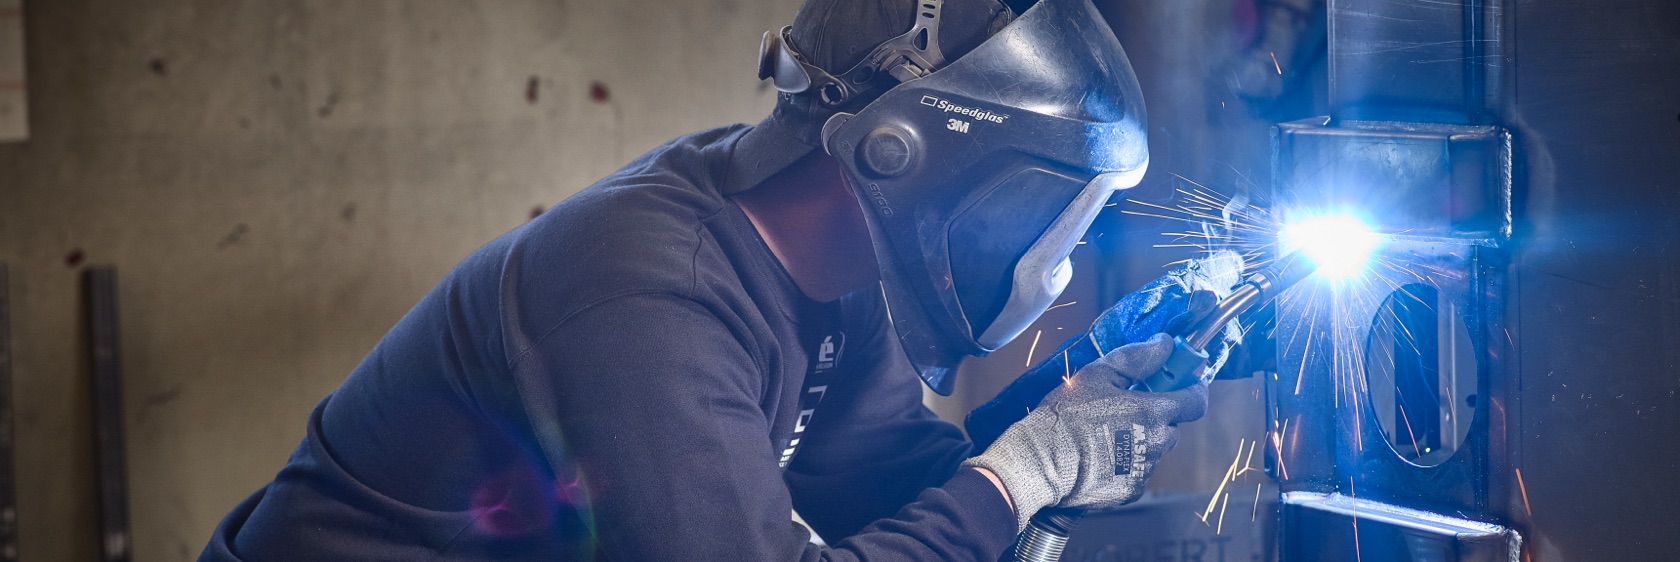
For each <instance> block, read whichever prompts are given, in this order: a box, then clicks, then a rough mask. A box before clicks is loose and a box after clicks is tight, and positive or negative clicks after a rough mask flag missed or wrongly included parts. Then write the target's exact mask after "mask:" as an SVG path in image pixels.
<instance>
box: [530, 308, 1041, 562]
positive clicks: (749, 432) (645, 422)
mask: <svg viewBox="0 0 1680 562" xmlns="http://www.w3.org/2000/svg"><path fill="white" fill-rule="evenodd" d="M720 316H721V317H720ZM726 317H727V315H720V314H718V313H716V312H715V311H711V310H708V309H707V308H706V307H704V306H702V305H700V304H699V303H696V302H694V301H692V300H688V299H685V298H682V297H680V296H675V295H668V294H662V293H644V294H635V295H628V296H621V297H616V298H612V299H609V300H606V301H604V302H600V303H597V304H595V305H593V306H589V307H586V308H584V309H583V310H581V311H579V312H576V313H574V314H573V315H572V316H571V317H569V318H566V319H564V320H563V321H562V322H561V323H560V324H559V325H558V326H556V327H555V328H554V329H552V330H549V331H548V332H547V333H545V334H542V335H541V336H540V337H539V338H537V339H535V340H534V341H533V342H532V346H531V347H530V348H529V349H526V350H524V351H522V352H521V353H519V354H517V355H516V356H515V357H514V358H513V369H514V375H515V380H516V382H517V384H518V386H519V391H520V393H521V397H522V401H523V405H524V407H525V408H526V411H527V413H528V415H529V416H530V418H531V422H532V423H531V425H532V428H533V429H534V430H535V431H536V433H537V438H538V441H539V444H540V446H541V448H542V450H543V453H544V455H545V457H546V458H547V460H548V461H549V463H550V464H551V465H553V466H556V467H575V470H576V473H577V475H578V478H579V484H580V485H581V488H582V490H583V493H582V494H581V496H582V499H581V500H580V503H581V505H579V506H577V507H579V508H580V509H581V510H583V511H584V512H585V513H586V515H587V518H586V520H590V521H592V522H593V526H594V528H593V533H594V536H595V540H596V541H598V545H599V549H600V551H601V552H602V553H603V554H604V555H605V558H607V559H612V560H813V561H815V560H836V561H849V560H865V559H867V560H873V561H887V560H984V561H986V562H991V561H994V560H997V558H998V557H999V556H1000V555H1001V554H1002V552H1003V550H1004V549H1005V548H1007V547H1008V544H1009V542H1010V541H1011V540H1012V539H1013V538H1014V537H1013V530H1014V515H1013V514H1012V513H1011V512H1010V510H1009V507H1008V505H1007V503H1005V500H1004V499H1003V497H1002V496H1001V494H998V493H997V491H996V490H995V488H993V487H992V485H991V483H990V482H989V481H988V480H986V479H985V478H984V477H983V476H981V475H979V474H978V473H975V472H973V471H968V470H965V471H963V473H961V474H957V475H955V476H953V477H951V478H949V480H947V481H943V482H939V483H938V484H941V485H939V486H936V487H933V488H928V489H925V490H922V491H921V492H920V493H919V495H917V496H916V497H915V499H914V500H913V501H910V502H908V503H907V504H904V505H903V507H902V508H901V509H898V510H897V512H896V513H895V514H894V515H893V516H892V517H891V518H889V519H884V520H880V521H876V522H874V523H873V524H871V525H870V526H868V527H866V528H864V529H863V530H862V531H860V532H857V533H856V534H853V535H851V536H850V537H848V538H846V539H845V540H842V541H839V542H837V543H836V544H833V545H831V546H827V547H825V546H819V545H815V544H811V543H810V542H809V533H808V532H806V531H805V529H804V528H803V527H802V526H800V525H798V524H797V523H795V522H793V521H792V520H791V517H790V513H791V511H792V500H791V495H790V492H789V489H788V486H787V484H785V483H784V480H783V478H782V476H783V474H782V469H781V468H779V467H778V460H779V457H778V451H776V449H775V447H774V446H773V444H772V443H771V439H770V435H769V433H770V425H771V420H768V419H766V415H765V413H764V407H763V405H762V404H763V402H764V401H765V400H766V399H767V397H765V396H763V394H764V392H765V391H764V389H765V384H764V381H765V379H764V377H765V376H766V375H765V374H764V371H763V370H764V368H765V367H764V365H761V364H759V359H755V354H754V353H752V352H750V351H749V346H750V345H752V344H751V343H750V342H751V339H750V338H745V337H743V335H742V334H740V333H739V331H740V327H739V326H733V327H732V326H731V325H730V323H729V322H727V321H726V320H724V319H723V318H726ZM557 472H562V473H564V472H566V471H565V470H559V471H557Z"/></svg>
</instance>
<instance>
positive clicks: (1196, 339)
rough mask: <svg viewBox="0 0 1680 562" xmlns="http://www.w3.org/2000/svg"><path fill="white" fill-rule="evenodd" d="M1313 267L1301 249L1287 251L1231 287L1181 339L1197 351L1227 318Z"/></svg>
mask: <svg viewBox="0 0 1680 562" xmlns="http://www.w3.org/2000/svg"><path fill="white" fill-rule="evenodd" d="M1317 269H1318V264H1317V263H1316V262H1314V261H1313V260H1311V259H1307V257H1306V256H1303V255H1302V254H1301V252H1290V253H1289V254H1286V255H1284V256H1283V257H1280V258H1278V259H1277V261H1275V262H1273V263H1272V265H1270V266H1267V267H1266V268H1265V269H1262V270H1260V271H1258V272H1255V273H1254V274H1252V275H1249V276H1248V277H1247V278H1244V279H1243V280H1242V283H1239V284H1237V286H1236V287H1234V288H1232V289H1231V295H1230V296H1227V297H1225V298H1224V299H1223V300H1221V301H1219V304H1218V305H1217V306H1215V307H1213V311H1212V312H1209V313H1208V315H1207V316H1204V317H1202V321H1201V322H1197V323H1196V325H1195V326H1194V327H1192V328H1191V329H1190V331H1189V332H1188V333H1186V334H1184V336H1183V338H1184V340H1185V342H1186V343H1189V344H1190V346H1191V347H1192V348H1194V349H1196V350H1198V351H1200V350H1205V349H1207V346H1208V344H1209V343H1212V342H1213V340H1214V338H1217V337H1219V333H1220V332H1221V331H1224V329H1225V325H1226V324H1228V323H1230V321H1231V320H1233V319H1236V317H1238V316H1241V315H1242V314H1243V313H1245V312H1248V311H1249V310H1252V309H1254V308H1255V307H1258V306H1261V305H1264V304H1266V303H1267V302H1271V300H1272V299H1274V298H1277V296H1278V295H1279V294H1280V293H1282V292H1284V291H1286V290H1288V289H1289V288H1290V287H1293V286H1295V284H1296V283H1300V282H1301V281H1302V280H1303V279H1306V278H1308V277H1311V276H1312V274H1313V271H1316V270H1317Z"/></svg>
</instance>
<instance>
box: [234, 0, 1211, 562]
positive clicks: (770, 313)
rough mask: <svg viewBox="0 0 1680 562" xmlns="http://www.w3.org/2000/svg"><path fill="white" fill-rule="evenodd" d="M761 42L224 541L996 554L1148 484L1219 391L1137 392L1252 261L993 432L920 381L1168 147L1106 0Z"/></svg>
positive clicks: (1039, 394)
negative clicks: (1044, 520)
mask: <svg viewBox="0 0 1680 562" xmlns="http://www.w3.org/2000/svg"><path fill="white" fill-rule="evenodd" d="M761 51H762V53H761V57H760V73H761V78H767V79H770V80H772V81H773V83H774V84H775V86H776V88H777V89H778V90H779V91H780V95H779V97H778V100H777V103H776V107H775V109H774V110H773V112H772V113H771V115H770V116H769V117H768V118H766V119H764V120H763V121H762V122H760V123H758V124H757V125H753V126H742V125H738V126H730V127H723V128H719V129H713V130H708V131H702V132H699V133H694V134H691V135H687V136H683V137H679V138H677V139H675V140H672V141H670V142H668V143H666V144H665V145H663V146H660V147H658V148H656V149H654V150H653V151H652V152H649V153H647V154H646V155H643V156H641V157H640V158H637V159H636V160H635V161H633V162H631V163H630V164H628V165H627V166H626V167H625V168H623V169H622V170H620V171H619V172H616V173H614V174H612V175H610V176H608V177H606V178H604V179H602V180H600V181H599V182H597V183H596V184H595V185H593V186H590V187H588V188H587V189H585V190H583V191H582V192H580V193H578V194H577V195H575V196H573V197H571V198H569V199H567V200H566V201H564V202H562V203H561V204H559V205H557V206H556V207H554V208H553V209H552V210H550V211H549V212H547V213H545V214H543V215H542V216H540V217H538V218H536V219H534V220H532V221H531V222H529V223H527V224H525V225H523V226H521V227H519V228H516V229H514V230H513V231H511V232H509V233H508V234H506V235H504V236H502V237H500V238H498V239H496V240H494V241H492V242H490V243H489V244H487V245H485V246H484V247H482V248H480V249H479V250H478V251H476V252H474V253H473V254H472V255H471V256H470V257H468V258H466V259H465V260H464V261H463V262H462V263H461V264H460V265H458V266H457V267H456V268H455V270H454V271H452V272H451V273H450V274H449V275H448V276H447V277H446V278H445V279H443V281H442V282H440V283H439V284H438V286H437V287H436V288H435V289H433V290H432V291H431V292H430V293H429V294H428V295H427V296H426V297H424V299H422V300H421V301H420V303H419V304H418V305H416V306H415V307H414V309H413V310H412V311H410V312H409V313H408V314H407V315H406V316H404V317H403V318H402V319H401V320H400V321H399V322H398V323H397V324H396V326H395V327H393V328H392V329H391V331H390V332H389V333H388V334H387V335H386V336H385V337H384V338H383V339H382V340H381V341H380V342H379V344H378V345H377V346H376V347H375V348H374V349H373V350H372V352H371V353H370V354H369V355H368V356H367V358H366V359H365V360H364V361H363V362H362V363H361V364H360V365H359V366H358V367H357V368H356V369H355V370H354V372H353V373H352V374H351V375H350V376H349V378H348V379H347V380H346V381H345V382H344V383H343V384H342V385H341V386H340V387H339V388H338V389H336V390H335V391H333V392H332V393H331V394H330V395H329V396H328V397H327V398H325V399H324V400H322V401H321V403H320V404H319V405H318V406H317V407H316V408H315V410H314V412H313V413H312V414H311V415H310V416H309V419H308V423H307V434H306V437H305V438H304V440H303V442H302V444H301V445H300V446H299V447H298V448H297V450H296V451H295V452H294V453H293V455H292V457H291V459H290V460H289V461H288V462H287V464H286V465H285V466H284V468H282V469H281V470H280V472H279V474H278V475H277V476H276V477H275V478H274V480H273V481H272V482H270V483H269V484H267V485H266V486H264V487H263V488H261V489H260V490H258V491H257V492H256V493H254V494H253V495H252V496H250V497H249V498H248V499H246V500H245V501H244V502H243V503H241V504H240V505H238V506H237V507H235V508H234V510H233V511H232V513H230V514H229V515H227V517H226V518H225V519H224V520H223V521H222V523H221V525H220V526H219V527H218V528H217V530H216V531H215V535H214V536H213V537H212V539H211V542H210V544H209V546H208V547H207V548H206V549H205V550H204V552H203V554H202V556H201V559H203V560H501V559H531V560H536V559H559V560H573V559H614V560H769V559H776V560H792V559H800V560H860V559H869V560H877V561H881V560H985V561H988V562H989V561H992V560H996V559H997V558H998V557H999V556H1000V554H1001V553H1002V552H1003V551H1004V550H1005V549H1006V548H1008V546H1009V545H1010V544H1011V543H1012V542H1013V541H1014V539H1015V537H1016V534H1017V533H1018V532H1020V531H1021V529H1022V528H1023V527H1024V526H1025V525H1026V522H1027V520H1028V518H1030V517H1031V516H1032V515H1033V514H1034V513H1035V512H1037V511H1038V510H1039V509H1040V508H1044V507H1048V506H1061V507H1076V508H1094V509H1101V508H1108V507H1113V506H1117V505H1120V504H1123V503H1126V502H1129V501H1133V500H1135V499H1136V498H1137V497H1138V496H1139V494H1140V493H1141V491H1142V486H1143V483H1144V480H1145V479H1146V478H1148V476H1149V474H1150V472H1151V471H1152V470H1153V467H1154V464H1155V462H1156V461H1157V460H1158V459H1160V457H1161V455H1162V454H1164V453H1165V452H1166V451H1167V450H1168V449H1170V448H1171V447H1172V445H1173V443H1174V441H1175V438H1174V432H1175V428H1174V427H1173V426H1174V424H1177V423H1184V422H1188V421H1191V420H1194V419H1196V418H1198V417H1200V416H1201V415H1202V414H1203V411H1204V410H1205V409H1206V385H1205V384H1196V385H1194V386H1191V387H1190V388H1189V389H1186V390H1180V391H1174V392H1163V393H1140V392H1134V391H1131V390H1127V387H1128V386H1130V384H1131V382H1132V381H1134V380H1137V379H1140V378H1142V377H1146V376H1149V375H1150V374H1152V373H1154V372H1156V371H1157V370H1159V369H1160V368H1161V365H1162V364H1163V362H1164V361H1165V359H1166V357H1167V355H1168V354H1169V353H1170V352H1171V351H1172V349H1173V342H1172V340H1171V338H1169V337H1166V336H1163V335H1159V334H1158V333H1159V332H1162V331H1166V330H1167V329H1168V328H1169V327H1170V325H1173V324H1182V323H1184V322H1187V321H1190V320H1193V319H1194V318H1195V317H1196V316H1197V315H1198V314H1199V313H1202V312H1205V311H1206V310H1207V309H1208V308H1209V305H1211V303H1212V302H1213V301H1214V300H1215V299H1216V297H1215V296H1214V295H1213V294H1212V293H1209V292H1207V291H1206V290H1218V289H1223V288H1226V287H1229V286H1230V285H1231V284H1233V283H1234V281H1235V274H1236V271H1237V270H1238V269H1240V260H1237V259H1235V258H1234V256H1226V257H1221V258H1217V259H1212V260H1205V261H1201V262H1195V263H1192V264H1191V265H1190V266H1187V267H1186V268H1184V269H1181V270H1179V271H1176V272H1174V273H1172V274H1169V275H1168V276H1167V277H1165V278H1163V279H1162V280H1160V281H1157V282H1156V283H1154V284H1152V285H1150V286H1149V287H1147V288H1146V289H1145V290H1143V291H1140V292H1138V293H1136V294H1134V295H1132V296H1129V297H1127V298H1126V299H1123V300H1122V301H1121V303H1120V304H1119V305H1117V306H1116V307H1114V308H1113V309H1111V310H1109V311H1108V312H1107V313H1105V314H1104V315H1103V316H1102V317H1101V318H1099V319H1098V320H1097V321H1096V323H1094V324H1093V327H1092V329H1091V330H1090V331H1089V332H1087V333H1085V334H1082V335H1080V336H1079V337H1076V338H1074V339H1073V340H1070V341H1069V342H1068V343H1067V344H1064V346H1063V348H1062V350H1061V351H1065V352H1066V353H1062V356H1063V357H1062V359H1063V360H1065V359H1066V358H1067V357H1069V356H1070V355H1071V354H1091V355H1092V356H1094V357H1087V358H1084V359H1081V360H1080V362H1082V363H1084V362H1088V363H1089V365H1087V366H1084V367H1082V368H1080V369H1078V370H1077V371H1073V372H1069V373H1066V374H1065V375H1066V377H1067V378H1066V379H1058V380H1065V381H1066V384H1065V385H1063V387H1065V388H1060V389H1057V390H1054V391H1051V389H1047V388H1036V389H1030V388H1024V387H1020V386H1017V387H1015V389H1014V390H1012V391H1011V392H1009V393H1006V395H1004V396H1000V398H999V402H997V404H1020V405H1021V408H1019V410H1016V409H1015V408H1013V407H1010V408H996V407H994V408H990V409H987V410H985V411H977V412H976V414H975V415H974V416H971V420H970V424H971V427H973V428H976V430H977V431H979V428H993V429H1000V430H997V431H991V430H988V431H991V434H988V435H987V437H986V440H987V441H988V442H989V446H988V447H985V448H983V449H978V448H976V447H975V446H974V445H973V444H972V443H971V442H970V441H968V440H967V439H965V437H964V435H963V433H962V432H961V431H960V430H958V429H957V428H956V427H955V426H954V425H951V424H948V423H946V422H943V421H941V420H939V419H938V418H937V417H935V416H934V415H933V414H932V413H931V412H929V410H928V409H927V408H926V407H924V406H923V405H922V393H921V386H922V384H924V383H925V384H927V385H928V386H930V387H931V388H933V389H934V390H935V391H937V392H940V393H949V392H950V391H951V387H952V385H953V384H954V379H953V374H954V373H955V369H956V366H957V364H958V362H960V361H961V360H962V358H964V357H966V356H973V355H981V354H985V353H988V352H990V351H992V350H995V349H997V348H998V347H1000V346H1002V345H1003V344H1005V343H1007V342H1009V341H1011V340H1013V339H1014V338H1015V337H1016V336H1018V335H1019V334H1020V333H1021V332H1022V331H1023V330H1025V329H1026V328H1027V326H1028V325H1029V324H1030V323H1031V322H1032V321H1033V320H1034V319H1036V318H1037V317H1038V316H1039V315H1040V314H1042V313H1043V312H1044V311H1045V310H1046V309H1047V308H1048V307H1049V306H1051V304H1052V301H1054V300H1055V299H1056V298H1057V296H1058V295H1059V294H1060V293H1061V291H1062V289H1063V288H1064V287H1065V285H1066V283H1067V281H1068V276H1069V275H1070V269H1069V268H1070V267H1071V264H1070V262H1069V261H1068V255H1069V253H1070V252H1071V250H1072V249H1073V247H1074V245H1075V244H1076V243H1077V242H1078V241H1079V239H1080V238H1081V237H1082V236H1083V235H1084V233H1085V231H1086V229H1087V228H1088V227H1089V226H1090V224H1091V222H1092V221H1093V220H1094V218H1095V216H1096V214H1097V212H1098V211H1099V210H1100V209H1101V208H1102V207H1103V205H1104V204H1105V203H1107V202H1108V201H1110V200H1111V198H1113V197H1115V196H1116V192H1117V191H1119V190H1122V189H1125V188H1129V187H1131V186H1133V185H1135V184H1136V183H1137V182H1138V180H1139V179H1140V177H1141V175H1142V173H1143V171H1144V169H1145V167H1146V165H1147V162H1148V156H1147V151H1146V149H1145V141H1144V138H1145V128H1144V123H1143V119H1144V116H1143V109H1142V105H1141V100H1140V99H1139V94H1138V88H1137V84H1136V79H1135V77H1134V76H1133V75H1132V72H1131V69H1130V65H1129V64H1128V63H1127V61H1126V59H1125V55H1124V53H1123V52H1122V51H1121V49H1120V46H1119V43H1118V42H1117V41H1116V40H1115V38H1114V36H1113V33H1112V31H1110V30H1109V29H1108V27H1107V26H1106V24H1105V23H1103V22H1102V20H1101V19H1100V16H1099V15H1098V13H1097V11H1096V9H1095V8H1094V7H1092V5H1091V4H1090V1H1089V0H1043V1H1041V2H1038V3H1037V4H1035V5H1032V6H1031V7H1027V6H1016V7H1015V9H1011V8H1010V7H1006V6H1005V5H1003V4H1000V3H997V1H996V0H808V1H807V2H806V4H805V5H804V6H803V7H802V8H801V9H800V10H799V12H798V14H797V15H796V16H795V18H794V21H793V24H792V25H791V26H789V27H787V28H785V29H783V30H780V31H774V32H771V33H768V34H766V36H765V37H764V42H763V48H762V49H761ZM671 91H672V94H673V95H678V94H680V91H681V89H680V88H673V89H672V90H671ZM1216 347H1220V349H1223V347H1222V346H1216ZM1061 351H1059V352H1058V353H1061ZM1214 354H1215V358H1214V360H1213V363H1214V364H1215V365H1214V366H1213V368H1217V363H1218V362H1219V361H1220V360H1222V356H1223V352H1222V351H1220V350H1215V352H1214ZM1049 361H1050V360H1047V364H1048V362H1049ZM1056 365H1060V364H1056ZM1051 368H1057V367H1054V366H1040V368H1038V369H1037V371H1038V372H1043V371H1044V370H1046V369H1051ZM1069 370H1070V371H1072V369H1069ZM918 375H919V376H918ZM1045 393H1048V396H1045V395H1044V394H1045ZM1004 409H1007V410H1009V411H1001V410H1004ZM1029 410H1030V413H1029ZM794 511H797V512H798V513H799V514H801V515H802V516H803V519H804V520H805V521H806V522H807V523H808V524H809V529H811V530H814V531H816V533H817V534H818V535H819V536H820V537H821V538H822V539H823V542H818V541H812V540H811V536H810V533H809V531H807V527H805V526H802V525H800V524H799V523H797V522H795V521H794V520H793V519H792V517H791V516H790V514H791V513H792V512H794ZM824 543H826V544H824Z"/></svg>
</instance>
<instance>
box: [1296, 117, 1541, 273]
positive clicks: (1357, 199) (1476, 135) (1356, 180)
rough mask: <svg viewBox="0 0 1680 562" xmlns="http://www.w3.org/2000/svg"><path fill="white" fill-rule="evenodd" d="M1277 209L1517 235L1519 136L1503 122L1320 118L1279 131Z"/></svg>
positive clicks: (1398, 227)
mask: <svg viewBox="0 0 1680 562" xmlns="http://www.w3.org/2000/svg"><path fill="white" fill-rule="evenodd" d="M1273 154H1274V157H1275V158H1276V160H1275V161H1274V166H1275V168H1276V169H1275V170H1274V173H1275V174H1276V175H1275V176H1274V181H1275V182H1276V185H1277V186H1278V188H1277V193H1276V194H1275V196H1276V200H1275V206H1276V209H1277V210H1278V211H1279V212H1280V213H1282V214H1283V216H1284V218H1285V220H1286V221H1287V220H1288V218H1289V215H1291V214H1295V213H1302V212H1316V211H1322V210H1332V209H1346V210H1351V211H1353V212H1355V213H1358V214H1362V215H1365V217H1366V219H1367V220H1368V221H1369V222H1370V223H1371V224H1372V226H1374V227H1376V228H1378V229H1379V230H1383V231H1385V232H1388V233H1391V234H1403V235H1405V236H1409V237H1421V238H1428V237H1439V238H1452V239H1463V240H1471V241H1474V242H1475V243H1479V244H1485V245H1495V244H1497V243H1498V241H1500V240H1504V239H1506V238H1509V237H1510V234H1511V141H1510V135H1508V134H1506V133H1505V132H1504V130H1502V129H1500V128H1498V127H1491V126H1462V125H1441V124H1426V123H1398V122H1378V121H1342V122H1337V123H1333V124H1332V123H1330V119H1328V118H1316V119H1308V120H1303V121H1295V122H1291V123H1283V124H1280V125H1278V126H1277V127H1276V128H1275V129H1274V130H1273Z"/></svg>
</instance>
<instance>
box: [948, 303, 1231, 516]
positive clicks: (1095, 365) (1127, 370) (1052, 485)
mask: <svg viewBox="0 0 1680 562" xmlns="http://www.w3.org/2000/svg"><path fill="white" fill-rule="evenodd" d="M1172 350H1173V341H1172V338H1171V337H1169V336H1167V335H1166V334H1160V335H1156V336H1155V337H1153V338H1150V339H1149V340H1148V341H1146V342H1142V343H1134V344H1128V345H1124V346H1121V347H1119V348H1118V349H1115V350H1113V351H1111V352H1109V353H1108V354H1106V355H1104V356H1103V357H1102V358H1100V359H1097V360H1096V361H1093V362H1091V363H1090V364H1089V365H1086V366H1085V367H1084V368H1081V369H1080V370H1079V371H1078V372H1077V373H1075V374H1074V375H1073V377H1072V378H1070V379H1068V381H1067V382H1066V383H1064V384H1062V385H1060V386H1058V387H1057V388H1056V390H1054V391H1052V392H1050V394H1049V396H1046V397H1044V401H1043V402H1041V403H1039V407H1038V409H1035V410H1033V411H1032V413H1030V414H1027V417H1026V418H1024V419H1022V420H1021V421H1019V422H1016V423H1015V424H1014V425H1012V426H1010V427H1009V429H1008V430H1006V431H1004V432H1003V435H1002V436H1000V437H998V439H997V441H996V442H994V443H992V445H991V446H990V447H988V448H987V449H986V452H985V453H982V454H981V455H980V456H977V457H974V458H972V459H969V460H968V461H966V462H964V463H963V464H964V466H977V467H983V468H986V469H989V470H991V471H992V472H993V473H995V474H997V476H998V479H999V480H1002V481H1003V485H1004V488H1006V489H1007V490H1008V492H1009V497H1010V499H1011V500H1012V501H1013V502H1014V504H1015V519H1016V532H1020V531H1021V530H1023V529H1025V528H1026V526H1027V521H1028V519H1030V518H1032V516H1033V514H1034V513H1037V512H1038V510H1039V509H1042V508H1044V507H1048V506H1052V505H1054V506H1058V507H1068V508H1083V509H1097V510H1101V509H1109V508H1114V507H1119V506H1121V505H1124V504H1127V503H1131V502H1133V501H1136V500H1137V498H1138V496H1140V495H1142V494H1143V483H1144V481H1145V480H1148V479H1149V475H1150V473H1152V472H1154V470H1155V463H1156V462H1157V461H1159V460H1161V456H1162V455H1164V454H1166V452H1167V451H1168V450H1170V449H1172V448H1173V446H1174V445H1176V444H1177V443H1178V429H1177V428H1176V427H1173V425H1174V424H1178V423H1184V422H1190V421H1194V420H1196V419H1198V418H1201V417H1202V414H1203V413H1205V412H1206V411H1207V384H1206V383H1198V384H1196V385H1195V386H1192V387H1190V388H1186V389H1184V390H1179V391H1175V392H1162V393H1156V392H1137V391H1132V390H1127V388H1128V387H1130V386H1131V385H1132V383H1133V381H1136V380H1140V379H1143V378H1147V377H1149V376H1150V375H1152V374H1154V373H1155V372H1156V371H1158V370H1160V369H1161V365H1162V364H1163V363H1165V362H1166V360H1167V356H1168V355H1170V354H1171V353H1172Z"/></svg>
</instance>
